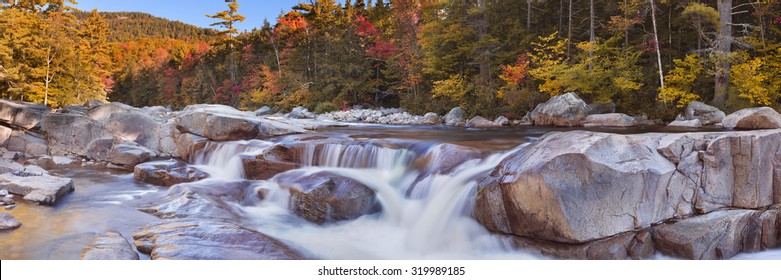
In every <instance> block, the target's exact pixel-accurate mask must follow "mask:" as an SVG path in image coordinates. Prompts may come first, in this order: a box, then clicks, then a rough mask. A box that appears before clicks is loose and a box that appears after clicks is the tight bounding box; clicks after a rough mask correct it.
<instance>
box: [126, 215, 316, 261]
mask: <svg viewBox="0 0 781 280" xmlns="http://www.w3.org/2000/svg"><path fill="white" fill-rule="evenodd" d="M133 239H135V242H134V245H135V246H136V248H138V251H139V252H141V253H144V254H149V255H150V256H151V258H152V259H153V260H298V259H303V257H302V256H301V254H299V253H298V252H296V251H295V250H293V249H291V248H290V247H288V246H287V245H285V244H284V243H282V242H280V241H277V240H276V239H274V238H272V237H270V236H268V235H265V234H262V233H260V232H257V231H254V230H251V229H248V228H245V227H242V226H238V225H235V224H232V223H229V222H225V221H218V220H203V219H175V220H163V221H160V222H157V223H154V224H151V225H149V226H147V227H144V228H142V229H141V230H139V231H136V232H134V233H133Z"/></svg>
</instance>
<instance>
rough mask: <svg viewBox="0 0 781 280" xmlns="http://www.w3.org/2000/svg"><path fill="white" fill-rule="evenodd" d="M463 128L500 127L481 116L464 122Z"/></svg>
mask: <svg viewBox="0 0 781 280" xmlns="http://www.w3.org/2000/svg"><path fill="white" fill-rule="evenodd" d="M464 126H465V127H483V128H485V127H497V126H501V125H498V124H496V123H494V122H492V121H489V120H487V119H485V118H483V117H481V116H477V117H474V118H472V119H470V120H469V121H467V122H466V124H465V125H464Z"/></svg>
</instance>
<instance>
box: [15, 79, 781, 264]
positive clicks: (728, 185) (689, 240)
mask: <svg viewBox="0 0 781 280" xmlns="http://www.w3.org/2000/svg"><path fill="white" fill-rule="evenodd" d="M613 110H614V109H613ZM267 113H269V112H268V110H259V111H256V112H245V111H240V110H236V109H234V108H231V107H227V106H221V105H193V106H188V107H186V108H184V109H183V110H181V111H170V110H168V109H165V108H163V107H147V108H134V107H130V106H127V105H124V104H121V103H101V102H88V103H87V104H84V105H83V106H69V107H66V108H63V109H60V110H56V111H54V110H50V109H49V108H46V107H42V106H40V105H36V104H30V103H23V102H14V101H8V100H0V143H1V144H2V148H0V154H2V158H0V192H2V195H3V196H2V197H3V201H2V203H3V204H4V205H3V206H6V207H9V208H6V209H13V208H14V207H16V205H15V201H14V200H15V199H22V200H26V201H29V202H33V203H39V204H42V205H54V204H56V203H58V202H59V201H60V200H61V198H62V197H63V196H66V195H68V193H69V192H71V191H73V190H74V189H78V188H79V186H75V185H74V183H73V180H71V179H69V178H61V177H57V176H54V175H51V174H49V172H48V171H47V170H46V169H48V168H53V167H69V168H83V167H88V166H103V167H108V168H113V169H120V170H126V171H127V172H134V178H135V180H137V181H139V182H144V183H148V184H152V185H157V186H161V187H164V188H169V189H167V191H166V192H165V194H164V195H161V196H156V197H152V198H149V199H145V200H144V201H143V203H142V202H139V204H138V206H137V208H138V209H139V210H141V211H143V212H146V213H150V214H153V215H155V216H157V217H159V218H161V220H160V221H159V222H157V223H154V224H151V225H149V226H147V227H145V228H140V229H138V231H137V232H136V233H134V234H133V235H132V236H128V237H132V240H128V239H127V237H123V236H122V235H121V234H118V233H116V232H106V233H103V234H101V235H99V236H97V237H96V238H95V240H94V242H93V243H92V244H91V245H90V246H87V247H86V248H85V249H84V251H83V253H82V257H83V258H85V259H105V258H127V259H137V258H138V255H137V254H136V252H135V251H138V252H141V253H143V254H148V255H150V256H151V258H153V259H194V258H195V259H302V258H308V257H310V256H309V255H308V254H307V253H306V248H291V247H289V246H288V245H286V244H285V243H283V242H281V241H279V240H277V239H275V238H274V237H271V236H269V235H267V234H265V233H262V232H260V231H258V230H257V229H253V228H251V227H249V226H248V225H246V223H245V222H242V218H241V216H242V215H243V213H241V211H237V210H236V209H235V205H237V204H238V205H244V204H252V203H257V201H264V200H266V199H271V197H274V196H278V195H279V194H275V193H274V190H273V189H269V188H257V187H253V183H252V182H256V181H255V180H268V181H269V182H273V184H275V185H277V186H278V187H279V188H280V189H282V190H284V193H285V196H286V197H289V199H290V203H289V211H290V212H291V213H292V214H293V215H296V216H298V217H300V218H301V219H303V220H305V221H307V222H310V223H313V224H326V223H333V222H337V221H349V220H353V219H356V218H358V217H361V216H364V215H367V214H372V213H376V212H377V211H383V210H382V207H379V203H380V201H383V203H388V202H387V201H385V200H387V199H388V198H387V197H384V198H383V197H382V196H380V195H379V194H378V193H380V192H381V190H382V188H383V187H382V186H383V185H380V186H378V185H374V184H376V183H377V182H374V181H372V180H364V179H360V178H359V179H356V178H357V177H356V178H353V177H349V176H346V174H342V173H334V172H332V171H329V170H320V171H316V172H315V171H305V170H304V171H302V170H299V169H301V168H302V167H305V166H334V167H337V166H338V167H342V168H366V167H372V168H374V167H378V165H379V164H387V163H372V162H374V161H376V160H377V157H378V155H380V154H383V155H385V156H388V157H391V158H408V160H409V162H410V163H409V164H410V166H409V167H408V168H412V169H414V171H415V172H417V174H418V175H417V176H416V177H415V178H413V179H414V180H413V182H412V185H411V186H413V187H410V189H409V190H406V195H408V196H409V195H414V194H415V193H416V192H420V190H417V189H416V187H414V186H417V185H419V184H424V183H425V182H428V181H427V180H435V179H432V178H434V177H436V176H437V175H442V174H450V173H451V172H454V170H459V168H458V167H459V166H460V165H461V164H463V163H465V162H469V161H470V160H474V159H481V158H486V157H487V156H488V154H489V153H488V152H486V151H482V150H480V149H475V148H468V147H465V146H460V145H453V144H441V145H437V146H435V147H429V148H427V149H424V150H421V151H412V150H409V146H404V147H402V146H396V145H397V144H394V143H385V142H381V141H371V140H366V139H363V140H360V139H351V138H340V137H331V136H328V137H326V136H322V135H314V134H313V133H312V131H317V130H318V129H322V128H325V127H337V126H345V125H348V123H352V122H364V123H380V124H405V125H451V126H465V127H500V126H511V125H520V124H524V125H532V124H533V125H555V126H583V127H630V126H644V125H652V124H655V123H656V122H653V121H648V120H646V119H645V118H643V117H642V116H640V117H632V116H627V115H623V114H617V113H613V112H611V110H610V106H607V105H604V104H592V105H587V104H586V103H585V102H583V101H582V100H580V99H579V98H578V97H577V96H576V95H575V94H565V95H562V96H559V97H554V98H553V99H551V100H550V101H548V102H547V103H544V104H540V105H539V106H538V107H537V109H535V110H534V111H533V112H531V113H530V114H529V115H527V117H525V118H524V119H523V120H508V119H506V118H502V117H500V118H497V119H496V120H493V121H491V120H487V119H485V118H482V117H475V118H472V119H465V116H466V115H467V113H466V112H464V111H463V110H461V109H460V108H454V109H453V110H451V111H450V112H449V113H448V114H447V115H445V116H442V117H440V116H438V115H436V114H434V113H429V114H426V115H425V116H414V115H410V114H408V113H406V112H403V111H401V110H398V109H381V110H352V111H345V112H332V113H326V114H321V115H316V114H313V113H310V112H308V111H307V110H306V109H304V108H297V109H295V110H293V112H290V113H288V114H286V115H281V114H271V115H270V114H267ZM691 124H694V126H697V124H699V125H707V126H720V127H723V128H726V129H730V128H737V129H742V131H736V130H724V131H721V132H693V133H646V134H636V135H617V134H610V133H598V132H589V131H569V132H554V133H549V134H546V135H545V136H543V137H542V138H541V139H539V140H536V141H535V142H534V143H532V144H530V145H528V146H525V147H523V148H521V149H519V150H517V151H515V152H512V153H511V154H509V155H507V156H506V158H504V159H503V160H501V162H500V163H499V164H498V166H496V168H495V169H494V170H493V171H491V172H488V173H490V174H486V175H485V176H481V177H480V178H479V180H478V181H479V184H478V188H477V192H476V193H477V194H476V199H474V201H475V207H474V210H473V216H474V218H475V219H476V220H477V221H478V222H479V223H480V224H482V225H483V226H484V227H485V228H486V229H488V230H490V231H492V232H494V233H496V234H500V235H504V236H506V237H508V238H510V239H511V240H513V243H514V245H515V246H517V247H518V248H521V249H523V250H531V251H533V252H536V253H539V254H543V255H549V256H555V257H559V258H575V259H626V258H636V259H644V258H650V257H652V256H653V255H654V254H655V253H656V252H660V253H662V254H665V255H670V256H675V257H680V258H688V259H724V258H730V257H732V256H734V255H735V254H737V253H740V252H755V251H759V250H764V249H768V248H777V247H779V246H781V239H780V238H779V236H781V235H780V234H779V233H781V206H779V205H780V204H781V183H779V182H781V167H779V166H781V129H779V128H781V115H779V114H778V113H777V112H776V111H775V110H773V109H771V108H752V109H745V110H741V111H738V112H735V113H733V114H730V115H725V114H724V113H723V112H721V111H718V110H716V109H715V108H712V107H709V106H707V105H705V104H701V103H692V104H691V105H690V106H689V108H687V110H686V114H685V116H681V117H680V120H679V121H676V122H674V123H673V124H671V125H672V126H692V125H691ZM749 129H755V130H749ZM286 135H293V136H287V137H283V136H286ZM296 135H297V136H296ZM310 135H312V136H310ZM283 138H284V139H285V140H284V141H280V139H283ZM259 139H260V140H270V141H260V143H256V142H253V141H259ZM413 146H414V145H413ZM226 147H230V148H231V149H233V150H235V151H236V152H235V153H236V155H238V156H239V159H238V160H237V161H236V163H235V164H237V165H236V166H232V165H231V166H221V167H222V168H237V169H238V171H237V172H238V173H237V174H238V175H236V176H238V177H240V178H243V179H244V181H236V182H232V183H225V182H222V181H221V182H220V183H218V184H215V183H214V181H210V179H209V177H210V175H209V173H208V172H205V171H204V170H201V169H199V168H198V167H194V166H192V165H191V164H193V163H195V162H196V161H202V160H204V159H203V157H206V156H208V155H211V156H214V155H213V154H214V153H216V149H224V148H226ZM335 151H338V153H334V152H335ZM199 157H200V158H199ZM225 164H228V163H227V162H226V163H225ZM231 164H234V163H231ZM371 164H374V166H370V165H371ZM491 168H493V166H491ZM486 170H488V169H486ZM350 174H351V173H350ZM347 175H349V174H347ZM421 182H423V183H421ZM378 188H380V189H378ZM383 199H385V200H383ZM387 210H388V209H386V211H387ZM9 213H13V212H9ZM22 222H24V221H22ZM20 226H22V227H23V225H22V223H20V221H18V220H16V219H15V218H14V217H13V216H12V215H3V216H2V229H1V230H14V229H16V228H19V227H20ZM131 244H132V245H131ZM134 248H135V249H134ZM220 248H225V249H220Z"/></svg>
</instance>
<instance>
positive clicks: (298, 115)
mask: <svg viewBox="0 0 781 280" xmlns="http://www.w3.org/2000/svg"><path fill="white" fill-rule="evenodd" d="M315 117H317V116H316V115H315V114H314V113H312V112H309V109H307V108H306V107H304V106H298V107H295V108H293V110H292V111H290V113H288V114H287V115H285V118H288V119H314V118H315Z"/></svg>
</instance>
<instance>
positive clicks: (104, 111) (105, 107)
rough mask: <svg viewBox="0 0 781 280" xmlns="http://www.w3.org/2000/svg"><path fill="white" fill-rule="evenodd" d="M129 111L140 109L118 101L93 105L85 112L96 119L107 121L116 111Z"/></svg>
mask: <svg viewBox="0 0 781 280" xmlns="http://www.w3.org/2000/svg"><path fill="white" fill-rule="evenodd" d="M131 111H140V110H139V109H137V108H134V107H132V106H130V105H126V104H123V103H119V102H111V103H105V104H102V105H99V106H97V107H93V108H92V109H90V110H89V112H87V115H88V116H89V117H90V118H91V119H93V120H96V121H102V122H107V121H108V120H109V118H110V117H111V116H112V115H114V114H116V113H126V112H131Z"/></svg>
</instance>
